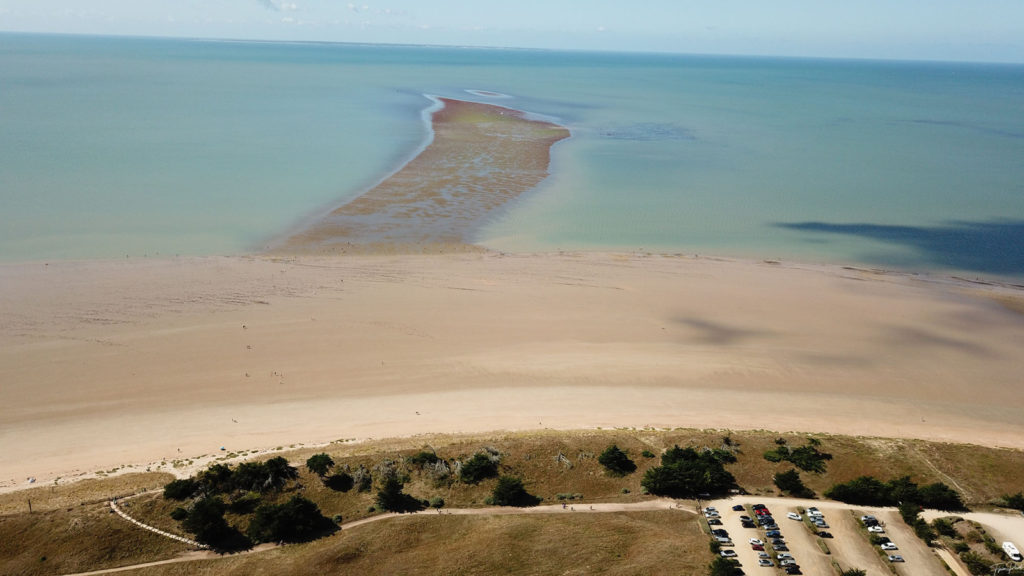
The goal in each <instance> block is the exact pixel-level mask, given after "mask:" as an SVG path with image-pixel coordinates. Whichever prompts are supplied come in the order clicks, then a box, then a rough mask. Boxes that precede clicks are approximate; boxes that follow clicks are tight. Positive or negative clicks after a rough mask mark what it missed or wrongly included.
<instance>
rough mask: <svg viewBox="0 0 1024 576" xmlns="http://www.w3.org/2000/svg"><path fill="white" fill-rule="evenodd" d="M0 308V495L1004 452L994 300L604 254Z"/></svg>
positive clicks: (255, 274)
mask: <svg viewBox="0 0 1024 576" xmlns="http://www.w3.org/2000/svg"><path fill="white" fill-rule="evenodd" d="M0 285H2V286H3V289H2V299H0V317H2V318H3V323H2V329H0V378H2V380H3V382H4V386H3V387H2V389H0V423H2V424H0V442H2V444H3V446H4V450H3V451H2V453H0V469H2V470H3V471H4V478H2V483H3V484H2V486H3V488H4V489H6V490H9V489H12V488H18V487H25V486H26V485H27V484H26V482H27V479H28V478H29V477H32V478H35V479H36V481H37V482H39V483H46V482H52V481H53V480H54V479H55V478H57V477H62V478H64V479H67V478H70V477H74V476H75V475H77V474H83V473H92V472H96V471H110V470H112V469H115V468H120V467H121V466H124V465H128V464H132V465H135V468H132V470H141V469H145V468H147V467H148V468H152V469H154V470H155V469H162V470H167V471H172V472H173V471H176V469H175V468H174V467H173V466H172V464H171V463H172V461H175V460H186V459H191V458H193V457H195V456H199V455H217V454H223V453H221V452H219V449H220V448H221V447H225V449H226V451H229V452H237V451H240V450H248V449H255V448H264V449H273V448H276V447H282V446H283V447H287V446H289V445H293V444H296V443H304V444H306V445H310V444H315V443H326V442H331V441H336V440H342V439H344V440H350V439H365V438H384V437H395V436H412V435H415V434H420V433H456V432H482V431H491V430H495V431H497V430H526V429H542V428H555V429H573V428H594V427H603V428H612V427H638V428H639V427H657V428H672V427H696V428H705V427H706V428H722V429H772V430H780V431H786V430H794V431H806V432H823V433H837V434H852V435H866V436H882V437H914V438H923V439H931V440H942V441H950V442H965V443H976V444H984V445H990V446H1007V447H1013V448H1024V399H1022V397H1021V396H1020V394H1019V393H1017V392H1016V391H1017V387H1018V386H1019V382H1020V366H1019V350H1021V349H1022V347H1024V329H1022V328H1024V315H1022V314H1021V313H1020V309H1019V305H1020V301H1021V300H1020V299H1021V294H1020V290H1019V289H1017V288H1013V287H1007V286H1000V285H978V284H973V283H966V282H962V281H954V280H949V279H944V278H941V277H936V278H932V277H920V276H913V275H905V274H898V273H883V272H879V271H872V270H859V269H849V268H842V267H828V266H809V265H800V264H792V263H776V262H753V261H742V260H724V259H713V258H694V257H687V256H670V255H647V254H605V253H587V254H571V253H566V254H558V253H550V254H516V255H508V254H500V253H461V254H450V255H376V256H349V257H311V256H301V257H298V256H297V257H272V256H254V257H244V256H239V257H210V258H175V259H128V260H122V261H94V262H50V263H43V262H32V263H21V264H4V265H0ZM1013 305H1016V306H1017V308H1016V309H1014V308H1013ZM161 462H163V463H164V464H163V466H162V467H160V464H161Z"/></svg>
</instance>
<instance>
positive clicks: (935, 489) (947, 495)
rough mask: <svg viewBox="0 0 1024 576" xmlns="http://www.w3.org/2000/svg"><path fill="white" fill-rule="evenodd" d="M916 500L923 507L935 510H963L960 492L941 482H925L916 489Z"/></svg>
mask: <svg viewBox="0 0 1024 576" xmlns="http://www.w3.org/2000/svg"><path fill="white" fill-rule="evenodd" d="M917 497H918V501H919V502H920V504H921V505H922V506H924V507H925V508H934V509H937V510H956V511H959V510H965V509H966V508H965V507H964V502H963V500H961V499H960V493H959V492H957V491H956V490H953V489H952V488H950V487H949V486H947V485H945V484H943V483H942V482H936V483H934V484H926V485H924V486H921V487H920V488H918V489H917Z"/></svg>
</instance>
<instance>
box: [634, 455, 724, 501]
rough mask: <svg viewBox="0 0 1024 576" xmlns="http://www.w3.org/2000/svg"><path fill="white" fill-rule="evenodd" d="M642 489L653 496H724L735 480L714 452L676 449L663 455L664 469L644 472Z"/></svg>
mask: <svg viewBox="0 0 1024 576" xmlns="http://www.w3.org/2000/svg"><path fill="white" fill-rule="evenodd" d="M640 484H641V486H643V487H644V488H646V489H647V491H648V492H650V493H651V494H658V495H661V496H669V497H672V498H692V497H694V496H696V495H697V494H702V493H705V492H706V493H722V492H725V491H726V490H728V489H729V488H732V487H733V486H735V485H736V479H735V478H734V477H733V475H732V474H730V473H729V472H728V471H727V470H726V469H725V467H724V465H723V464H722V461H721V460H719V458H718V457H717V456H716V455H715V453H714V452H704V453H702V454H698V453H697V451H696V450H694V449H693V448H680V447H679V446H675V447H673V448H671V449H669V450H667V451H666V452H665V453H664V454H662V456H661V466H656V467H654V468H650V469H648V470H647V472H646V473H644V477H643V480H641V482H640Z"/></svg>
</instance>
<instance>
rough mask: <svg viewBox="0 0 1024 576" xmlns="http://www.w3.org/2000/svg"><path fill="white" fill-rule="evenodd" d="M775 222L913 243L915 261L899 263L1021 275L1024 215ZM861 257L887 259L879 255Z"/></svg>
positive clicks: (905, 244)
mask: <svg viewBox="0 0 1024 576" xmlns="http://www.w3.org/2000/svg"><path fill="white" fill-rule="evenodd" d="M776 226H777V227H779V228H785V229H787V230H796V231H800V232H813V233H820V234H844V235H847V236H857V237H860V238H868V239H871V240H878V241H881V242H888V243H890V244H894V245H899V246H902V247H907V248H912V249H913V250H914V251H915V254H916V261H915V260H911V261H909V262H907V261H905V260H903V261H902V263H903V265H908V264H909V265H911V266H914V265H919V266H922V267H929V268H932V267H934V268H951V269H957V270H969V271H973V272H979V273H985V274H1000V275H1007V276H1024V220H990V221H987V222H966V221H952V222H948V223H947V224H945V225H942V226H891V225H884V224H835V223H829V222H784V223H779V224H776ZM864 259H865V260H867V261H869V262H871V261H874V263H879V264H889V262H884V261H880V257H878V256H874V257H872V256H866V257H865V258H864Z"/></svg>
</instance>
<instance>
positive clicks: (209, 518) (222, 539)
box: [181, 496, 251, 550]
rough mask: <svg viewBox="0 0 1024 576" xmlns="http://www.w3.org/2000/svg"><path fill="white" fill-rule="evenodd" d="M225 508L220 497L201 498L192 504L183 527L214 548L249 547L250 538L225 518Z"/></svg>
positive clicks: (232, 548)
mask: <svg viewBox="0 0 1024 576" xmlns="http://www.w3.org/2000/svg"><path fill="white" fill-rule="evenodd" d="M225 509H226V507H225V506H224V502H222V501H221V499H220V498H217V497H215V496H213V497H207V498H201V499H199V500H197V501H196V503H195V504H193V505H192V510H190V511H189V513H188V515H187V516H186V517H185V519H184V520H183V521H182V522H181V527H182V528H184V529H185V530H187V531H189V532H191V533H192V534H194V535H195V539H196V542H199V543H200V544H206V545H207V546H209V547H211V548H213V549H214V550H240V549H244V548H248V547H249V546H250V544H251V543H250V542H249V541H248V539H247V538H246V537H245V536H244V535H243V534H242V533H240V532H239V531H238V530H236V529H235V528H232V527H231V526H230V525H228V523H227V521H226V520H225V519H224V512H225Z"/></svg>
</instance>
